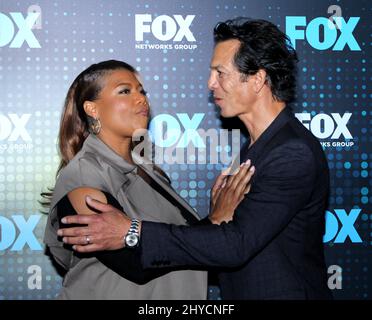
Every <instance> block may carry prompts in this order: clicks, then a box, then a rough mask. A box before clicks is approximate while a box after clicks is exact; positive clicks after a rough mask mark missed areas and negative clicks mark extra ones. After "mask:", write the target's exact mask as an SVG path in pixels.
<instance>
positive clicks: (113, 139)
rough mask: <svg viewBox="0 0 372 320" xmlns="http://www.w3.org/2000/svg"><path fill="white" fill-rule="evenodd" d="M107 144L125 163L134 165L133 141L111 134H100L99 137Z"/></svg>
mask: <svg viewBox="0 0 372 320" xmlns="http://www.w3.org/2000/svg"><path fill="white" fill-rule="evenodd" d="M97 137H98V138H100V139H101V140H102V141H103V142H104V143H105V144H107V145H108V146H109V147H110V148H111V149H112V150H114V151H115V153H117V154H118V155H119V156H121V157H122V158H123V159H124V160H125V161H127V162H128V163H130V164H134V162H133V158H132V148H131V144H132V139H131V138H123V137H118V136H115V135H112V134H110V133H107V132H106V133H99V134H98V135H97Z"/></svg>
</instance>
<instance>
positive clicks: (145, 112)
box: [138, 108, 150, 117]
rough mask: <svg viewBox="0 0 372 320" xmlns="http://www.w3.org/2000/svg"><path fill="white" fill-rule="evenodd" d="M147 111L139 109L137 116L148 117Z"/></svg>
mask: <svg viewBox="0 0 372 320" xmlns="http://www.w3.org/2000/svg"><path fill="white" fill-rule="evenodd" d="M149 113H150V112H149V109H147V108H143V109H141V110H140V111H139V112H138V114H140V115H142V116H144V117H148V116H149Z"/></svg>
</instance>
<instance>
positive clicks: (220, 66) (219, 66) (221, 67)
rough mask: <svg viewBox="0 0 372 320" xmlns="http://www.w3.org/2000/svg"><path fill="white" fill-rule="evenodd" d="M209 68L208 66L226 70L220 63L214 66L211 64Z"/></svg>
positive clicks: (213, 68)
mask: <svg viewBox="0 0 372 320" xmlns="http://www.w3.org/2000/svg"><path fill="white" fill-rule="evenodd" d="M209 68H210V69H211V70H217V69H222V70H225V71H227V69H226V68H225V67H224V66H222V65H220V64H218V65H215V66H212V65H211V66H210V67H209Z"/></svg>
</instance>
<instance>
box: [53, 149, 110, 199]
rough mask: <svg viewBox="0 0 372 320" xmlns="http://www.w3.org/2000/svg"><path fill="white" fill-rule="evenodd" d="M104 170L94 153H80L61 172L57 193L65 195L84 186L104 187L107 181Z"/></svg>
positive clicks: (56, 187) (57, 183)
mask: <svg viewBox="0 0 372 320" xmlns="http://www.w3.org/2000/svg"><path fill="white" fill-rule="evenodd" d="M102 169H103V168H102V165H101V161H100V160H99V157H98V156H97V155H95V154H94V153H92V152H79V153H78V154H76V155H75V157H74V158H72V159H71V160H70V161H69V163H68V164H67V165H66V166H65V167H64V168H62V169H61V171H60V172H59V174H58V177H57V181H56V184H55V193H56V194H65V193H66V192H68V191H69V190H73V189H76V188H78V187H82V186H91V187H97V188H98V187H102V184H103V183H104V181H105V179H104V177H103V174H104V170H102Z"/></svg>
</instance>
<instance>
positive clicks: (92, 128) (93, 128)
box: [88, 117, 102, 135]
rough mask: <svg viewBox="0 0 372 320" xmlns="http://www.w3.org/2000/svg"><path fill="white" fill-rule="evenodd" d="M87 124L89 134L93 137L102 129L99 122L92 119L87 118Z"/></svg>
mask: <svg viewBox="0 0 372 320" xmlns="http://www.w3.org/2000/svg"><path fill="white" fill-rule="evenodd" d="M88 122H89V132H90V133H93V134H95V135H97V134H99V132H100V131H101V128H102V125H101V121H99V119H95V118H93V117H88Z"/></svg>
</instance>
